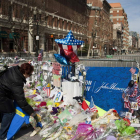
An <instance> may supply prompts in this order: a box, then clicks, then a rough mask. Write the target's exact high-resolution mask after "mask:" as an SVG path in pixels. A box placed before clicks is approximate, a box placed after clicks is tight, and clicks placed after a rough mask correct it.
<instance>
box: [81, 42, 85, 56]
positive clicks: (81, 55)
mask: <svg viewBox="0 0 140 140" xmlns="http://www.w3.org/2000/svg"><path fill="white" fill-rule="evenodd" d="M83 47H84V45H83V44H82V45H81V57H82V48H83Z"/></svg>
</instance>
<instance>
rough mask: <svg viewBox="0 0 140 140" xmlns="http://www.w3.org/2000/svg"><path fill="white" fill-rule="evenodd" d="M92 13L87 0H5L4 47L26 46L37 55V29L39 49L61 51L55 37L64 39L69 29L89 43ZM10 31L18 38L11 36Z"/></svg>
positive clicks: (0, 13) (0, 17)
mask: <svg viewBox="0 0 140 140" xmlns="http://www.w3.org/2000/svg"><path fill="white" fill-rule="evenodd" d="M88 13H89V9H88V8H87V5H86V0H76V1H75V0H51V1H50V0H14V1H13V0H1V1H0V21H1V23H0V29H1V33H0V34H2V33H5V36H0V41H1V45H0V50H1V51H2V50H3V51H4V52H9V51H13V50H15V49H17V51H22V50H23V49H26V51H28V52H30V53H32V54H34V52H35V51H36V39H35V37H36V35H37V31H38V34H39V48H40V49H43V50H45V51H46V52H51V51H52V50H56V51H57V49H58V46H57V44H55V43H54V39H56V38H64V37H65V36H66V35H67V33H68V32H69V30H72V31H73V33H74V36H75V38H77V39H79V40H84V41H85V42H86V41H87V26H88V18H89V17H88ZM35 17H36V19H37V20H36V21H34V18H35ZM37 22H38V28H37ZM6 34H7V36H6ZM10 34H13V35H14V37H13V38H12V37H11V38H9V35H10ZM16 34H18V36H16ZM4 42H7V44H6V45H5V43H4ZM8 42H9V43H8ZM15 46H16V47H15Z"/></svg>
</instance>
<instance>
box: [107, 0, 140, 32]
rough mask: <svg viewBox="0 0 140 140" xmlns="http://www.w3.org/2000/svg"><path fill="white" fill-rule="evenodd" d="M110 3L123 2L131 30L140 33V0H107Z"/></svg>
mask: <svg viewBox="0 0 140 140" xmlns="http://www.w3.org/2000/svg"><path fill="white" fill-rule="evenodd" d="M107 1H108V3H118V2H119V3H121V5H122V7H123V8H124V10H125V12H126V14H127V17H128V23H129V31H136V32H137V33H140V0H107Z"/></svg>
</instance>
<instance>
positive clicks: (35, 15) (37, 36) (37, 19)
mask: <svg viewBox="0 0 140 140" xmlns="http://www.w3.org/2000/svg"><path fill="white" fill-rule="evenodd" d="M33 14H34V22H36V45H37V47H36V57H38V50H39V22H41V11H38V13H37V10H36V9H35V10H34V11H33Z"/></svg>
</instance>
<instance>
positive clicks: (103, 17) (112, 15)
mask: <svg viewBox="0 0 140 140" xmlns="http://www.w3.org/2000/svg"><path fill="white" fill-rule="evenodd" d="M112 16H113V15H110V17H112ZM103 19H104V17H103Z"/></svg>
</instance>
